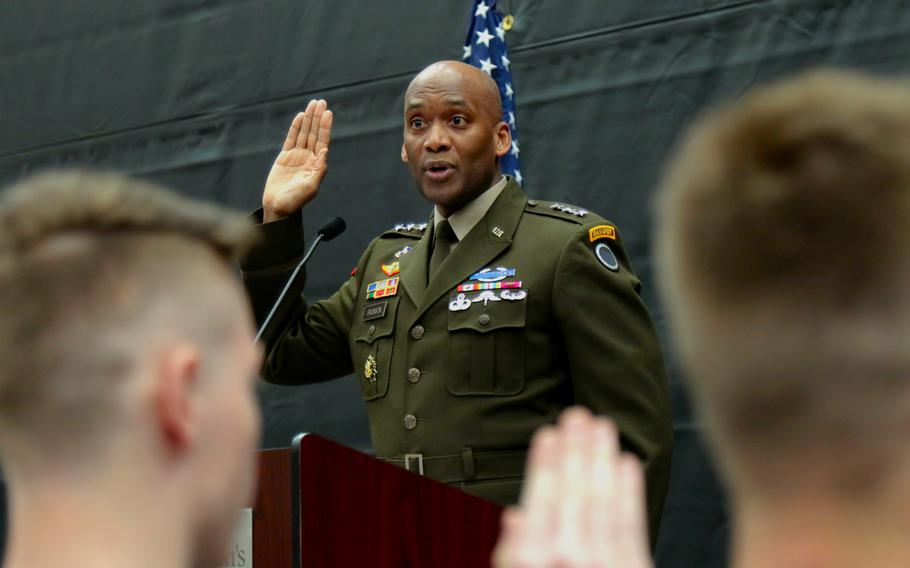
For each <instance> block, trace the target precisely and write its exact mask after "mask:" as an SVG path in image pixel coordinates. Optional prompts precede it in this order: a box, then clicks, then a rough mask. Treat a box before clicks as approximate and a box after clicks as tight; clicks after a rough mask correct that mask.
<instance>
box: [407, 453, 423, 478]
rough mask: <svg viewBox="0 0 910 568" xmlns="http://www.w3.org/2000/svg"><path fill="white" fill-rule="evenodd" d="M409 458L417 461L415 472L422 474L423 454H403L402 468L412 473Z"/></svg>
mask: <svg viewBox="0 0 910 568" xmlns="http://www.w3.org/2000/svg"><path fill="white" fill-rule="evenodd" d="M411 460H414V461H416V462H417V472H416V473H419V474H420V475H423V454H405V455H404V468H405V469H406V470H408V471H410V472H412V473H414V472H413V470H411Z"/></svg>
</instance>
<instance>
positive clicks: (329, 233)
mask: <svg viewBox="0 0 910 568" xmlns="http://www.w3.org/2000/svg"><path fill="white" fill-rule="evenodd" d="M346 228H347V225H345V223H344V219H342V218H341V217H335V218H334V219H331V220H330V221H329V222H328V223H326V224H325V225H323V226H322V227H321V228H320V229H319V232H318V233H316V238H315V239H314V240H313V244H312V245H310V249H309V250H308V251H306V254H305V255H303V260H301V261H300V263H299V264H298V265H297V268H295V269H294V272H292V273H291V277H290V278H288V281H287V284H285V285H284V289H283V290H282V291H281V293H280V294H278V299H277V300H275V304H274V305H273V306H272V309H271V310H270V311H269V315H267V316H265V320H264V321H263V322H262V326H261V327H260V328H259V332H258V333H256V339H255V341H259V340H260V339H261V338H262V336H263V335H264V334H265V331H266V330H267V329H268V327H269V324H271V323H272V319H273V318H274V317H275V314H277V313H278V309H279V308H281V306H282V304H284V303H285V297H286V296H287V295H288V291H289V290H290V289H291V288H292V287H293V286H294V282H296V281H297V277H298V276H299V275H300V271H301V270H303V267H304V265H305V264H306V261H308V260H309V259H310V256H311V255H312V254H313V251H314V250H316V245H318V244H319V243H320V242H321V241H331V240H332V239H334V238H335V237H337V236H338V235H340V234H341V233H343V232H344V230H345V229H346Z"/></svg>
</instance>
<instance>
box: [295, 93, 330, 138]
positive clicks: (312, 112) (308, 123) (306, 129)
mask: <svg viewBox="0 0 910 568" xmlns="http://www.w3.org/2000/svg"><path fill="white" fill-rule="evenodd" d="M323 102H324V101H323ZM318 107H319V101H317V100H315V99H311V100H310V102H309V103H307V105H306V110H305V111H303V120H302V121H301V123H300V130H299V131H298V132H297V142H296V146H297V148H299V149H301V150H305V149H307V142H308V140H309V134H310V129H311V128H312V127H313V119H314V118H315V117H316V112H317V110H318ZM320 114H321V113H320ZM316 124H317V125H318V124H319V122H318V119H317V121H316Z"/></svg>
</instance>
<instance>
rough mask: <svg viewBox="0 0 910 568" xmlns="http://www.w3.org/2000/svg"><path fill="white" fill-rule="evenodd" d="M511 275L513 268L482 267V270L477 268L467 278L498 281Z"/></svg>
mask: <svg viewBox="0 0 910 568" xmlns="http://www.w3.org/2000/svg"><path fill="white" fill-rule="evenodd" d="M511 276H515V269H514V268H504V267H502V266H498V267H496V268H484V269H483V270H478V271H477V272H475V273H474V274H472V275H471V276H470V278H468V280H477V281H480V282H499V281H500V280H505V279H506V278H509V277H511Z"/></svg>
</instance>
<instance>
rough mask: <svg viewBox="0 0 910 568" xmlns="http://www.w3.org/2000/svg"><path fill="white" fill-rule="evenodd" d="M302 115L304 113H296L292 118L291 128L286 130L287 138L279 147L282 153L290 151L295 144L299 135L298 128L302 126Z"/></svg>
mask: <svg viewBox="0 0 910 568" xmlns="http://www.w3.org/2000/svg"><path fill="white" fill-rule="evenodd" d="M303 115H304V113H302V112H298V113H297V114H296V116H294V120H292V121H291V128H290V129H288V137H287V138H285V139H284V144H283V145H282V146H281V150H282V151H283V152H284V151H287V150H290V149H292V148H293V147H294V146H295V145H296V144H297V137H298V136H299V135H300V126H301V125H302V124H303Z"/></svg>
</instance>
